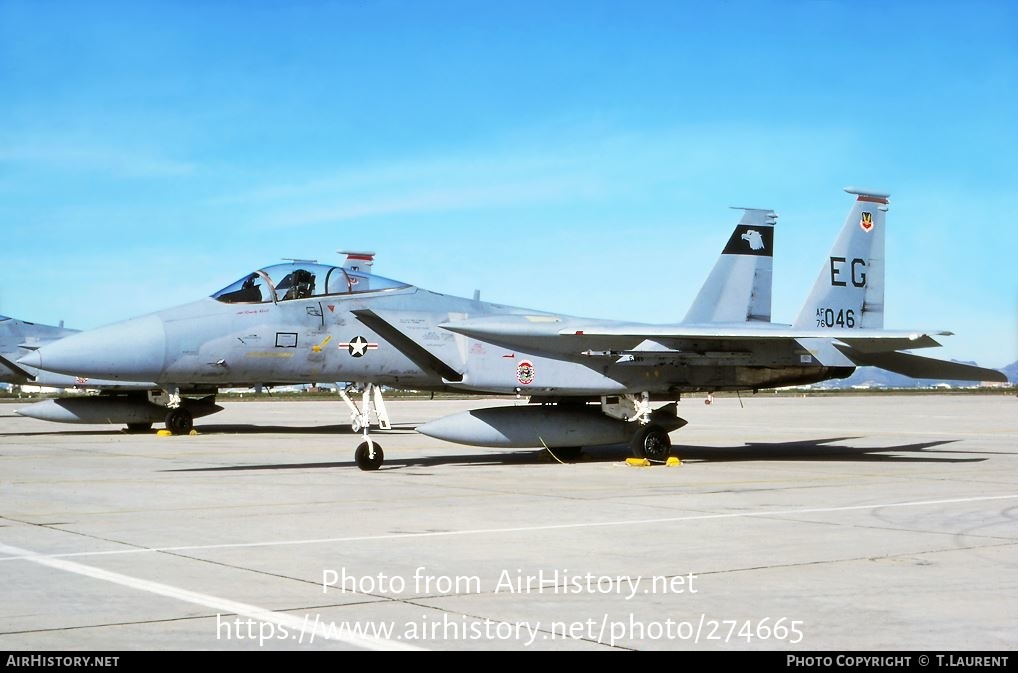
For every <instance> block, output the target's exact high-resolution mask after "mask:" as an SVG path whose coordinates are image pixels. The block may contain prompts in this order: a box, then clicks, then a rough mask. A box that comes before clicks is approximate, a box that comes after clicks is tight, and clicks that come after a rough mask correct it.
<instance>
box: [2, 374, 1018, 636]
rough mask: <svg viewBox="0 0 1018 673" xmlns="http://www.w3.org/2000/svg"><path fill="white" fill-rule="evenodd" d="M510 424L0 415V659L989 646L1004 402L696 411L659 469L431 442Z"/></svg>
mask: <svg viewBox="0 0 1018 673" xmlns="http://www.w3.org/2000/svg"><path fill="white" fill-rule="evenodd" d="M511 403H512V402H511V401H504V400H503V401H498V402H493V401H484V400H470V401H393V402H391V403H390V409H389V410H390V414H391V416H392V420H393V423H394V425H395V427H394V429H393V430H392V431H389V432H379V433H376V434H375V439H376V440H377V441H378V442H379V443H380V444H381V445H382V446H383V448H384V450H385V454H386V463H385V465H384V466H383V467H382V469H381V470H379V471H378V472H373V473H366V472H361V471H360V470H358V469H357V468H356V467H355V465H354V463H353V451H354V448H355V447H356V445H357V444H358V443H359V442H360V437H359V436H358V435H355V434H353V433H352V432H351V431H350V430H349V428H348V427H346V426H345V425H344V423H346V422H347V413H346V411H345V408H344V407H343V406H342V405H341V404H340V403H339V402H338V401H336V402H329V401H325V402H318V401H307V402H294V401H286V400H285V399H282V400H279V401H253V402H230V401H228V402H226V403H225V406H226V410H225V411H223V412H222V413H220V414H217V415H215V416H210V417H208V418H204V419H200V420H199V421H198V432H199V434H198V435H196V436H190V437H158V436H156V435H155V434H154V433H151V434H144V435H129V434H126V433H123V432H121V431H120V430H119V428H115V427H113V426H65V425H56V424H49V423H44V422H41V421H37V420H32V419H26V418H21V417H18V416H15V415H14V414H13V410H14V409H15V408H17V405H16V404H2V405H0V597H2V600H0V649H4V650H29V651H37V650H163V649H165V650H195V649H198V650H206V649H212V650H214V649H238V650H260V649H266V650H268V649H288V650H303V649H313V650H317V649H361V648H365V647H367V648H378V649H398V648H403V647H408V646H410V647H416V648H423V649H438V650H447V649H448V650H459V649H486V650H490V649H510V650H517V649H519V650H526V649H533V650H543V649H551V650H557V649H568V650H588V649H591V650H606V651H607V650H613V649H639V650H658V649H662V650H758V649H767V650H771V649H775V650H788V651H800V650H801V651H816V650H918V651H944V650H950V651H963V650H1012V649H1014V648H1015V647H1016V646H1018V398H1016V397H1015V396H1014V394H1013V393H1010V394H1004V393H1001V394H999V395H992V396H963V395H923V396H918V395H900V396H893V395H880V396H832V397H805V398H796V397H775V396H773V395H767V394H760V395H756V396H746V397H744V398H743V403H744V405H745V406H744V408H743V407H742V406H741V405H740V401H739V400H737V399H735V398H728V397H726V398H719V399H718V400H716V401H715V403H714V404H713V405H710V406H707V405H705V404H704V401H703V398H702V397H699V398H689V399H686V400H683V401H682V402H681V404H680V405H679V413H680V415H681V416H683V417H684V418H686V419H687V420H688V421H689V425H688V426H686V427H685V428H683V429H681V430H678V431H676V432H675V433H673V434H672V441H673V443H674V444H675V445H676V453H677V454H678V455H679V456H680V457H681V458H682V460H683V464H682V465H681V466H679V467H665V466H654V467H649V468H637V467H629V466H627V465H626V464H625V462H624V461H625V458H626V457H627V454H628V452H627V449H626V448H624V447H614V448H600V449H591V450H588V451H587V452H585V454H584V455H583V456H582V457H581V458H580V459H579V460H577V461H575V462H571V463H568V464H560V463H559V462H557V461H556V460H554V459H553V458H552V457H551V456H549V455H548V454H547V452H544V451H530V450H518V451H502V450H497V449H483V448H472V447H464V446H456V445H452V444H446V443H443V442H440V441H437V440H433V439H430V438H427V437H424V436H421V435H418V434H417V433H415V432H413V430H412V428H413V427H414V426H415V425H416V424H418V423H422V422H425V421H427V420H431V419H434V418H438V417H440V416H443V415H446V414H450V413H455V412H458V411H462V410H465V409H469V408H478V407H482V406H493V405H495V404H511Z"/></svg>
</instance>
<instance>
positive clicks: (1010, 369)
mask: <svg viewBox="0 0 1018 673" xmlns="http://www.w3.org/2000/svg"><path fill="white" fill-rule="evenodd" d="M952 362H962V363H963V364H967V365H975V364H976V363H975V362H964V361H962V360H952ZM1000 371H1002V372H1004V374H1005V375H1006V376H1007V378H1008V380H1009V381H1010V382H1011V383H1018V362H1014V363H1012V364H1009V365H1008V366H1007V367H1004V368H1002V369H1001V370H1000ZM973 385H978V384H977V383H975V382H970V381H952V380H950V379H913V378H909V377H908V376H903V375H901V374H895V373H894V372H889V371H887V370H885V369H880V368H879V367H859V368H857V369H856V370H855V373H853V374H852V375H851V376H849V377H848V378H847V379H838V380H834V381H825V382H823V383H819V384H817V385H815V386H814V387H815V388H825V389H835V390H840V389H845V388H853V387H867V388H933V387H943V386H950V387H952V388H965V387H969V386H973Z"/></svg>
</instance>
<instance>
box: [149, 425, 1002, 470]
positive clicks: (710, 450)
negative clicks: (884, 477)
mask: <svg viewBox="0 0 1018 673" xmlns="http://www.w3.org/2000/svg"><path fill="white" fill-rule="evenodd" d="M386 434H389V433H376V434H375V435H373V437H374V438H375V440H376V441H378V442H379V443H380V444H381V445H382V446H383V449H384V444H385V435H386ZM854 439H859V438H858V437H831V438H826V439H813V440H800V441H796V442H774V443H766V442H751V443H746V444H742V445H739V446H731V447H717V446H689V445H676V446H675V447H674V449H673V454H675V455H678V456H679V457H680V458H681V459H682V460H683V461H696V462H732V461H773V460H788V461H792V460H799V461H802V460H822V461H842V462H870V461H873V462H892V463H893V462H908V463H912V462H926V463H973V462H982V461H985V460H988V458H986V457H971V458H969V457H964V458H963V457H958V455H957V454H993V453H999V452H991V451H963V450H958V451H955V450H950V449H948V450H945V451H929V449H933V448H935V447H938V446H945V445H947V444H952V443H954V442H956V441H959V440H955V439H946V440H939V441H931V442H917V443H913V444H896V445H891V446H877V447H874V446H866V447H862V446H853V445H852V444H851V440H854ZM400 453H401V452H400V451H399V450H395V451H393V453H392V455H386V459H385V464H384V465H382V468H381V470H383V471H384V470H393V469H401V468H406V467H434V466H439V465H476V466H482V465H537V464H553V463H556V462H563V463H566V464H572V463H580V464H582V463H611V462H621V461H623V460H625V459H626V458H629V457H630V456H631V454H630V452H629V448H628V447H626V446H621V445H620V446H607V447H605V446H601V447H594V448H588V449H584V450H583V453H582V454H581V455H580V457H579V458H577V459H575V460H562V461H558V459H557V458H555V457H553V456H551V455H550V454H549V452H548V451H547V450H545V449H540V450H523V449H520V450H514V451H494V450H491V451H486V452H485V450H484V449H478V452H476V453H468V454H464V453H459V452H456V453H452V452H450V453H442V454H439V455H431V456H424V457H404V456H401V455H400ZM900 454H907V455H900ZM943 454H950V455H943ZM354 466H355V464H354V462H353V461H352V460H341V461H335V462H326V463H277V464H265V465H227V466H219V467H198V468H185V469H177V470H165V471H166V472H234V471H240V472H243V471H254V470H307V469H328V468H337V467H354Z"/></svg>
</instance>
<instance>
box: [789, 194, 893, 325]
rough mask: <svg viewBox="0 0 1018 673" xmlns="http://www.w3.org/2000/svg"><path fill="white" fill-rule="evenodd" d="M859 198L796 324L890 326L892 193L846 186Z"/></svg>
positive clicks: (825, 261)
mask: <svg viewBox="0 0 1018 673" xmlns="http://www.w3.org/2000/svg"><path fill="white" fill-rule="evenodd" d="M845 191H846V192H848V193H849V194H855V195H856V200H855V203H854V204H853V206H852V210H851V211H850V212H849V214H848V219H846V220H845V224H844V226H843V227H842V228H841V233H840V234H839V235H838V239H837V241H836V242H835V244H834V247H833V248H831V253H830V255H828V257H827V259H825V260H824V263H823V266H822V267H821V268H820V274H819V275H818V276H817V280H816V283H814V285H813V290H812V291H811V292H810V294H809V298H808V299H807V300H806V303H805V304H804V305H803V307H802V310H801V311H800V312H799V317H798V318H796V320H795V326H796V327H802V328H811V329H812V328H817V329H823V328H838V329H842V328H855V329H864V328H865V329H880V328H882V327H883V326H884V222H885V219H886V214H887V203H888V198H889V197H890V195H889V194H885V193H881V192H875V191H872V190H866V189H859V188H857V187H846V188H845Z"/></svg>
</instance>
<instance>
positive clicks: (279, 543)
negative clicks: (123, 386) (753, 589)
mask: <svg viewBox="0 0 1018 673" xmlns="http://www.w3.org/2000/svg"><path fill="white" fill-rule="evenodd" d="M998 500H1018V494H1014V493H1012V494H1006V495H988V496H975V497H969V498H946V499H940V500H914V501H909V502H891V503H878V504H870V505H847V506H842V507H813V508H800V509H784V510H767V511H756V512H726V513H715V514H694V515H687V516H675V517H663V518H655V519H626V520H618V521H588V522H578V523H563V524H549V525H544V526H513V527H509V528H477V529H466V530H450V531H428V532H423V533H390V534H383V535H358V536H347V537H333V538H315V539H306V540H275V541H266V542H236V543H223V544H210V545H182V546H175V547H138V548H132V549H117V550H107V551H89V552H65V553H60V554H32V553H29V555H28V556H26V555H24V554H11V553H10V552H9V551H5V549H13V548H10V547H6V546H5V545H3V544H0V553H5V554H7V556H0V563H2V562H7V561H19V560H33V561H35V560H39V559H63V558H75V557H87V556H117V555H123V554H144V553H161V552H180V551H203V550H217V549H249V548H253V547H285V546H303V545H314V544H336V543H340V542H374V541H384V540H412V539H421V538H430V537H458V536H469V535H501V534H512V533H527V532H540V531H552V530H570V529H582V528H611V527H619V526H627V527H631V526H639V525H663V524H669V523H683V522H687V521H710V520H724V519H740V518H769V517H780V516H795V515H802V514H823V513H837V512H852V511H866V510H878V509H890V508H896V507H924V506H934V505H950V504H962V503H975V502H992V501H998Z"/></svg>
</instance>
